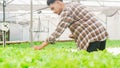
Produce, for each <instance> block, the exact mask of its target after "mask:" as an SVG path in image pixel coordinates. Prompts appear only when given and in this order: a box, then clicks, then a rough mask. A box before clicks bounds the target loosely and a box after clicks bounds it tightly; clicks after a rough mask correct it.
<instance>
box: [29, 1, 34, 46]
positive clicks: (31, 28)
mask: <svg viewBox="0 0 120 68" xmlns="http://www.w3.org/2000/svg"><path fill="white" fill-rule="evenodd" d="M30 10H31V14H30V28H29V31H30V46H33V31H32V30H33V1H32V0H30Z"/></svg>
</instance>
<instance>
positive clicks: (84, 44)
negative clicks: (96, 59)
mask: <svg viewBox="0 0 120 68" xmlns="http://www.w3.org/2000/svg"><path fill="white" fill-rule="evenodd" d="M47 5H48V6H49V7H50V8H51V10H52V11H53V12H54V13H56V14H58V15H60V22H59V24H58V26H57V28H56V30H55V31H54V32H53V33H52V34H51V36H50V37H48V38H47V39H46V41H45V42H43V43H42V44H41V46H35V47H34V49H36V50H40V49H42V48H44V47H45V46H47V45H48V44H50V43H54V42H55V40H56V38H58V37H59V36H61V34H62V33H63V32H64V31H65V29H66V28H69V29H70V31H71V33H72V35H70V37H72V38H74V39H75V42H76V43H77V46H78V49H79V50H82V49H83V50H86V51H88V52H92V51H97V50H104V49H105V45H106V39H107V37H108V33H107V32H106V29H105V27H104V26H103V25H102V22H100V21H99V20H98V19H97V18H96V17H95V16H94V14H92V13H90V12H89V11H88V10H87V8H86V7H85V6H83V5H81V4H79V3H75V2H73V3H68V4H65V3H63V2H62V0H47Z"/></svg>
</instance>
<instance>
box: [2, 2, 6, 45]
mask: <svg viewBox="0 0 120 68" xmlns="http://www.w3.org/2000/svg"><path fill="white" fill-rule="evenodd" d="M5 7H6V1H5V0H3V24H4V23H5ZM4 26H5V25H4ZM2 33H3V47H5V46H6V32H5V31H3V32H2Z"/></svg>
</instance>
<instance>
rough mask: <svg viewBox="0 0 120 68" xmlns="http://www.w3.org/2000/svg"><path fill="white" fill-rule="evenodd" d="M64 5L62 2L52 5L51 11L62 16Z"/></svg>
mask: <svg viewBox="0 0 120 68" xmlns="http://www.w3.org/2000/svg"><path fill="white" fill-rule="evenodd" d="M61 6H62V5H61V4H60V1H56V2H54V3H53V4H50V9H51V10H52V11H53V12H54V13H55V14H58V15H60V13H61V11H62V7H61Z"/></svg>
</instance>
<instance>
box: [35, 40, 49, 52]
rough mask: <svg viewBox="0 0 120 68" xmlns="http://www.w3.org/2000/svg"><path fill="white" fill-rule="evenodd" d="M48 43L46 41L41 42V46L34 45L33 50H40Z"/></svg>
mask: <svg viewBox="0 0 120 68" xmlns="http://www.w3.org/2000/svg"><path fill="white" fill-rule="evenodd" d="M48 44H49V43H48V42H43V43H42V44H41V46H34V49H35V50H41V49H43V48H44V47H45V46H47V45H48Z"/></svg>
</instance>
